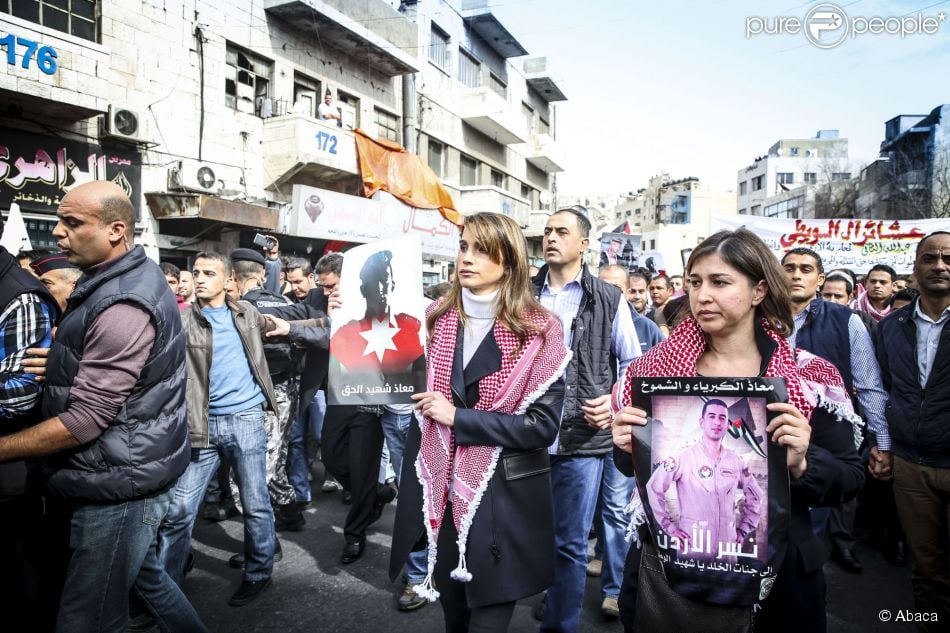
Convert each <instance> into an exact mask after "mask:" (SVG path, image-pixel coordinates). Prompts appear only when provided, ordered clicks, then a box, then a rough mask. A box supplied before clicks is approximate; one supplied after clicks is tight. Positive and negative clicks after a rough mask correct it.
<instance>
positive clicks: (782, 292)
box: [686, 229, 795, 336]
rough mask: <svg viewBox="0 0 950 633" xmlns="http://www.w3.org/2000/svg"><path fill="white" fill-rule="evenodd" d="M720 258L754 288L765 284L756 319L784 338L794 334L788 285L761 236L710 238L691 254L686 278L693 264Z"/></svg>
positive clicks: (739, 232)
mask: <svg viewBox="0 0 950 633" xmlns="http://www.w3.org/2000/svg"><path fill="white" fill-rule="evenodd" d="M713 254H715V255H719V257H721V258H722V260H723V261H724V262H726V263H727V264H729V265H730V266H732V267H733V268H735V269H736V270H738V271H739V272H741V273H742V274H743V275H745V276H746V277H748V278H749V279H750V280H751V281H752V283H753V284H757V283H759V282H760V281H765V285H766V286H768V292H767V293H766V295H765V299H763V300H762V302H761V303H760V304H759V305H757V306H756V307H755V315H756V317H758V318H759V319H765V320H766V321H768V322H769V324H770V325H771V326H772V327H773V328H774V329H775V331H776V332H778V333H779V334H781V335H782V336H789V335H791V333H792V332H793V331H794V329H795V326H794V321H793V320H792V300H791V297H790V296H789V294H788V286H786V284H785V274H784V273H783V272H782V267H781V265H780V264H779V263H778V259H776V257H775V255H774V254H773V253H772V251H770V250H769V247H768V246H766V245H765V242H763V241H762V240H761V239H760V238H759V236H758V235H756V234H755V233H753V232H752V231H749V230H747V229H736V230H735V231H719V232H718V233H716V234H714V235H710V236H709V237H707V238H706V239H705V240H703V241H702V243H700V245H699V246H697V247H696V248H695V249H694V250H693V252H692V253H690V256H689V261H688V262H686V274H687V275H688V274H689V273H690V271H691V270H692V268H693V264H694V263H696V262H697V261H699V260H700V259H702V258H703V257H706V256H707V255H713Z"/></svg>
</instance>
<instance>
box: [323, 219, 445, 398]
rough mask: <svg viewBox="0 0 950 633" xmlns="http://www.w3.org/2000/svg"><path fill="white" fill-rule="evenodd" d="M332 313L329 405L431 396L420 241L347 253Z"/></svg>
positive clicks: (392, 242)
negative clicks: (425, 393) (428, 391)
mask: <svg viewBox="0 0 950 633" xmlns="http://www.w3.org/2000/svg"><path fill="white" fill-rule="evenodd" d="M340 297H341V299H342V306H341V307H340V308H338V309H337V310H336V311H334V313H333V318H332V323H333V325H332V327H331V332H330V373H329V378H328V388H327V404H331V405H339V404H409V403H411V402H412V398H411V397H410V396H412V394H414V393H421V392H423V391H425V386H426V366H425V355H424V351H423V347H424V345H425V308H426V304H427V303H428V301H427V300H426V299H425V297H424V296H423V294H422V254H421V253H420V251H419V240H418V239H417V238H402V239H397V240H384V241H380V242H373V243H372V244H366V245H363V246H357V247H356V248H352V249H350V250H348V251H347V252H346V254H344V255H343V270H342V271H341V274H340Z"/></svg>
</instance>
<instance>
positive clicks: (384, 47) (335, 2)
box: [264, 0, 421, 77]
mask: <svg viewBox="0 0 950 633" xmlns="http://www.w3.org/2000/svg"><path fill="white" fill-rule="evenodd" d="M264 10H265V11H266V12H267V13H268V14H269V15H272V16H274V17H275V18H278V19H280V20H281V21H283V22H286V23H287V25H288V26H290V27H291V28H293V29H295V30H297V31H300V32H301V33H303V34H304V35H305V36H307V37H309V38H312V39H313V41H314V42H320V43H321V45H323V46H331V47H333V48H335V49H337V50H339V51H341V52H343V53H345V54H347V55H350V56H352V57H353V58H355V59H357V60H359V62H360V64H365V65H366V67H367V68H372V69H374V70H376V71H379V72H381V73H383V74H384V75H386V76H387V77H396V76H399V75H406V74H411V73H416V72H419V70H420V68H421V66H420V65H419V60H418V59H417V58H416V55H415V51H416V48H417V47H418V42H417V41H416V33H417V31H416V25H415V24H414V23H413V22H411V21H409V20H408V19H407V18H406V17H405V16H403V15H402V14H401V13H399V12H398V11H396V10H395V9H393V8H392V7H391V6H390V5H389V4H388V3H386V2H383V0H264Z"/></svg>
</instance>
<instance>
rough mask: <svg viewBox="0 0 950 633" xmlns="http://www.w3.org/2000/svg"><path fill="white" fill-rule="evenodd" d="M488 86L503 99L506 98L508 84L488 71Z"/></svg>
mask: <svg viewBox="0 0 950 633" xmlns="http://www.w3.org/2000/svg"><path fill="white" fill-rule="evenodd" d="M488 87H489V88H491V89H492V90H494V91H495V92H497V93H498V94H500V95H501V96H502V97H504V98H505V99H507V98H508V84H506V83H505V82H504V81H503V80H502V79H501V77H499V76H498V75H496V74H495V73H488Z"/></svg>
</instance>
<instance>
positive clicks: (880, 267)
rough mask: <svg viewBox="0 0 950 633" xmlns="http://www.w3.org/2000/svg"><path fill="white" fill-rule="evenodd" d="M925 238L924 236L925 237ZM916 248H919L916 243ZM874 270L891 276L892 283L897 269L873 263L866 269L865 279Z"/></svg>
mask: <svg viewBox="0 0 950 633" xmlns="http://www.w3.org/2000/svg"><path fill="white" fill-rule="evenodd" d="M925 239H926V238H925ZM917 248H920V245H919V244H918V246H917ZM874 272H883V273H887V274H888V275H890V276H891V283H894V280H895V279H897V271H896V270H894V269H893V268H891V267H890V266H888V265H887V264H875V265H874V266H871V270H869V271H868V274H866V275H865V276H864V278H865V279H867V278H868V277H870V276H871V273H874Z"/></svg>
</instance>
